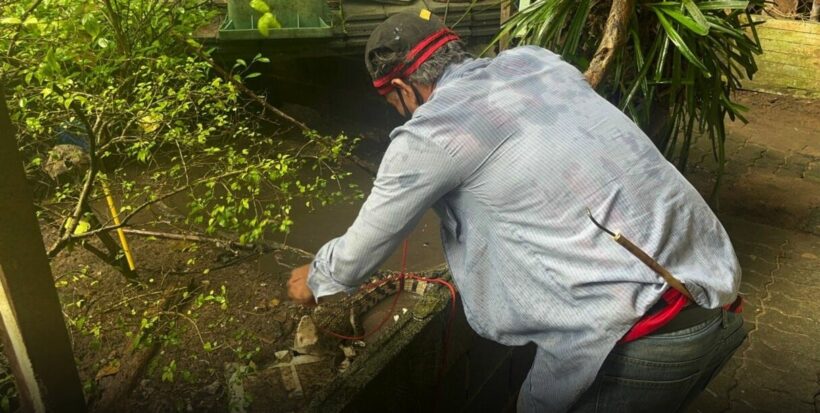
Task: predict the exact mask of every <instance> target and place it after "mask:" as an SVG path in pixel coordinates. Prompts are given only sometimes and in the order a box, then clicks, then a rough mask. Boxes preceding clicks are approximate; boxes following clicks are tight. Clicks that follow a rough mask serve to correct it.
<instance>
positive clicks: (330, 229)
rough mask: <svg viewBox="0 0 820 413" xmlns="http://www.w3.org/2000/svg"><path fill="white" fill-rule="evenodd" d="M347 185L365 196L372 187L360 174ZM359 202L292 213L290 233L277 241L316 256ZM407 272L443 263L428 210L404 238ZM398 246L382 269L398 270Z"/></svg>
mask: <svg viewBox="0 0 820 413" xmlns="http://www.w3.org/2000/svg"><path fill="white" fill-rule="evenodd" d="M351 178H352V179H351V181H353V182H355V183H356V184H358V185H359V186H360V188H361V189H362V191H364V193H365V194H368V193H369V192H370V189H371V187H372V181H371V179H370V178H369V177H368V176H366V175H365V174H364V173H355V175H354V176H352V177H351ZM362 203H363V200H362V201H358V202H356V203H354V204H336V205H330V206H327V207H324V208H321V209H317V210H315V211H312V212H309V211H306V210H304V209H302V210H295V211H294V213H293V221H294V222H295V224H294V226H293V229H292V231H291V233H290V234H289V235H288V236H287V237H286V238H280V240H282V241H284V242H286V243H287V244H288V245H292V246H295V247H299V248H302V249H305V250H307V251H310V252H316V251H317V250H318V249H319V248H320V247H321V246H322V245H324V244H325V242H327V241H329V240H331V239H333V238H335V237H338V236H341V235H342V234H344V233H345V231H346V230H347V229H348V227H349V226H350V225H351V224H352V223H353V220H354V219H356V216H357V214H358V213H359V209H360V208H361V205H362ZM408 246H409V248H408V253H407V269H408V270H410V271H418V270H423V269H427V268H430V267H433V266H435V265H437V264H440V263H441V262H443V260H444V259H443V254H442V250H441V241H440V237H439V221H438V217H437V216H436V215H435V213H433V211H432V210H430V211H427V213H426V214H425V215H424V217H423V218H422V220H421V221H420V222H419V224H418V225H417V226H416V228H415V229H414V230H413V232H412V233H411V234H410V236H409V237H408ZM401 255H402V254H401V245H399V248H397V250H396V251H394V253H393V254H392V255H391V256H390V258H389V259H388V260H387V261H386V262H385V263H384V264H383V265H382V268H383V269H391V270H399V269H401Z"/></svg>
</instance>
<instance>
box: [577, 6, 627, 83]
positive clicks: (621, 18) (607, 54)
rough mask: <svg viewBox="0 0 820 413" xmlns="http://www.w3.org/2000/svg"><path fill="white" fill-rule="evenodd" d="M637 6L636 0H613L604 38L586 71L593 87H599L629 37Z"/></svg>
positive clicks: (585, 74)
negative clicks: (630, 24)
mask: <svg viewBox="0 0 820 413" xmlns="http://www.w3.org/2000/svg"><path fill="white" fill-rule="evenodd" d="M634 8H635V0H613V2H612V8H611V9H609V17H607V20H606V27H605V28H604V35H603V39H602V40H601V44H599V45H598V50H596V51H595V55H594V56H593V57H592V62H590V64H589V68H588V69H587V71H586V72H585V73H584V76H586V78H587V81H588V82H589V84H590V85H591V86H592V87H593V88H597V87H598V85H599V84H600V83H601V81H602V80H603V79H604V76H605V75H606V71H607V69H609V66H610V65H611V64H612V62H613V61H614V60H615V56H616V54H617V52H618V49H620V48H621V47H622V46H623V45H624V43H626V38H627V28H628V27H629V19H630V18H631V17H632V10H633V9H634Z"/></svg>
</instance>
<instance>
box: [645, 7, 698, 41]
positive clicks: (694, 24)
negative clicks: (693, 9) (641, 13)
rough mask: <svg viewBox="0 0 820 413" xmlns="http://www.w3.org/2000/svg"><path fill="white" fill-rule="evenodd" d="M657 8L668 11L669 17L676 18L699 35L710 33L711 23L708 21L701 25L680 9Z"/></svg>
mask: <svg viewBox="0 0 820 413" xmlns="http://www.w3.org/2000/svg"><path fill="white" fill-rule="evenodd" d="M657 10H661V11H662V12H664V13H666V14H667V15H668V16H669V17H671V18H673V19H675V21H677V22H678V23H680V24H682V25H683V26H684V27H686V28H687V29H689V30H690V31H691V32H693V33H695V34H697V35H699V36H706V35H708V34H709V25H708V22H707V23H706V24H705V25H703V26H701V25H700V24H698V22H696V21H695V20H692V18H690V17H689V16H686V15H685V14H683V13H681V12H679V11H678V10H675V9H672V8H668V7H658V8H657Z"/></svg>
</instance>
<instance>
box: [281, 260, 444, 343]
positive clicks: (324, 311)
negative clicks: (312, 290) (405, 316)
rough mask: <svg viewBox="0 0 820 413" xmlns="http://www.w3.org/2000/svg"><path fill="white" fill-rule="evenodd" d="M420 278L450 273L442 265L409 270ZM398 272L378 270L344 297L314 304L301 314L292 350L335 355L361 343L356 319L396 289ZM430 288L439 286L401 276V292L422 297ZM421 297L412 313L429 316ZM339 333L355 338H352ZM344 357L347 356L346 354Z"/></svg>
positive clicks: (437, 276)
mask: <svg viewBox="0 0 820 413" xmlns="http://www.w3.org/2000/svg"><path fill="white" fill-rule="evenodd" d="M413 275H416V276H420V277H424V278H430V279H435V278H440V279H445V280H446V279H449V277H450V273H449V271H448V270H447V269H446V268H445V267H437V268H434V269H431V270H428V271H423V272H417V273H413ZM399 276H400V273H399V272H394V271H379V272H377V273H376V274H374V276H373V277H371V281H370V283H368V284H365V285H364V286H362V287H361V288H360V289H359V290H358V291H356V292H355V293H353V294H350V295H348V296H344V297H341V298H340V299H338V300H334V301H331V302H327V303H322V304H320V305H318V306H317V307H315V308H314V309H313V311H312V312H311V313H310V314H307V315H304V316H303V317H302V318H301V320H300V322H299V325H298V326H297V328H296V333H295V336H294V342H293V347H292V350H293V351H295V352H297V353H299V354H311V355H321V356H329V355H338V354H340V351H341V347H340V346H342V347H344V346H343V345H345V344H346V345H348V346H349V345H350V344H358V345H362V344H363V343H362V342H361V338H362V336H363V335H364V333H365V332H364V331H363V330H362V327H361V323H360V318H361V317H362V316H363V315H364V314H366V313H367V312H369V311H370V310H372V309H373V308H374V307H375V306H376V305H377V304H379V303H381V302H382V301H384V300H386V299H388V298H389V297H391V296H393V295H395V294H396V293H397V292H398V290H399V288H400V284H401V282H400V277H399ZM431 288H440V286H439V285H438V284H435V283H431V282H428V281H424V280H418V279H414V278H406V279H404V291H406V292H410V293H415V294H418V295H421V296H425V293H427V292H428V291H430V289H431ZM425 302H426V301H425V300H421V301H420V302H419V303H418V304H417V305H416V307H415V308H414V309H413V310H414V311H413V315H414V316H415V317H417V318H424V317H426V316H427V315H429V310H426V308H427V307H429V305H425ZM339 336H347V337H356V339H355V340H350V339H344V338H341V337H339ZM346 356H347V355H346Z"/></svg>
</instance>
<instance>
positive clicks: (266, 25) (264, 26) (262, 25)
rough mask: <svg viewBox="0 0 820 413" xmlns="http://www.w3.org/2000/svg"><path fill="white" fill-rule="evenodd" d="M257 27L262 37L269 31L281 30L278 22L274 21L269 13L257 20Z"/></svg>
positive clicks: (274, 18)
mask: <svg viewBox="0 0 820 413" xmlns="http://www.w3.org/2000/svg"><path fill="white" fill-rule="evenodd" d="M257 24H258V26H259V33H262V36H267V35H268V33H270V29H278V28H281V27H282V25H281V24H279V20H276V16H274V15H273V14H271V13H265V14H263V15H262V17H260V18H259V21H258V22H257Z"/></svg>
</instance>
